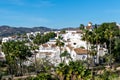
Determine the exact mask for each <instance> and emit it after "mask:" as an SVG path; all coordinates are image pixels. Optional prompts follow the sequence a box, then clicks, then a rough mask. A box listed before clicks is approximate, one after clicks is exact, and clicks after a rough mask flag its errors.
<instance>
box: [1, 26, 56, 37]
mask: <svg viewBox="0 0 120 80" xmlns="http://www.w3.org/2000/svg"><path fill="white" fill-rule="evenodd" d="M51 30H53V31H55V30H57V29H51V28H47V27H43V26H40V27H33V28H25V27H10V26H6V25H3V26H0V37H6V36H12V35H15V34H24V33H29V32H35V31H40V32H45V31H51Z"/></svg>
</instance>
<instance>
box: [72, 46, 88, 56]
mask: <svg viewBox="0 0 120 80" xmlns="http://www.w3.org/2000/svg"><path fill="white" fill-rule="evenodd" d="M74 51H75V52H76V54H78V55H81V54H87V50H86V49H81V48H75V49H74Z"/></svg>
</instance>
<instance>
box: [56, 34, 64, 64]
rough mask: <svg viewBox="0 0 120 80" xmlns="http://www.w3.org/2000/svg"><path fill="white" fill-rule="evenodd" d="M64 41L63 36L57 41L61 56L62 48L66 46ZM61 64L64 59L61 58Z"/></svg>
mask: <svg viewBox="0 0 120 80" xmlns="http://www.w3.org/2000/svg"><path fill="white" fill-rule="evenodd" d="M62 39H63V38H62V37H61V36H58V39H56V45H57V46H58V47H59V50H60V54H61V47H62V46H64V42H63V41H62ZM60 58H61V56H60ZM61 62H62V58H61Z"/></svg>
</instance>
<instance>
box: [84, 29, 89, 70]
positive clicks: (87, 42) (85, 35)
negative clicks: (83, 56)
mask: <svg viewBox="0 0 120 80" xmlns="http://www.w3.org/2000/svg"><path fill="white" fill-rule="evenodd" d="M82 40H84V41H86V45H87V63H88V54H89V52H88V48H89V47H88V44H89V42H90V41H89V40H90V31H89V30H84V33H83V36H82ZM88 68H89V63H88Z"/></svg>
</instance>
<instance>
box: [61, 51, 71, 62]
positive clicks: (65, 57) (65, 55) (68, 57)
mask: <svg viewBox="0 0 120 80" xmlns="http://www.w3.org/2000/svg"><path fill="white" fill-rule="evenodd" d="M60 57H62V58H64V60H63V62H64V63H65V61H66V59H68V60H69V59H71V60H72V58H71V56H70V54H69V53H68V52H67V51H66V50H65V51H64V52H63V53H61V54H60Z"/></svg>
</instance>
